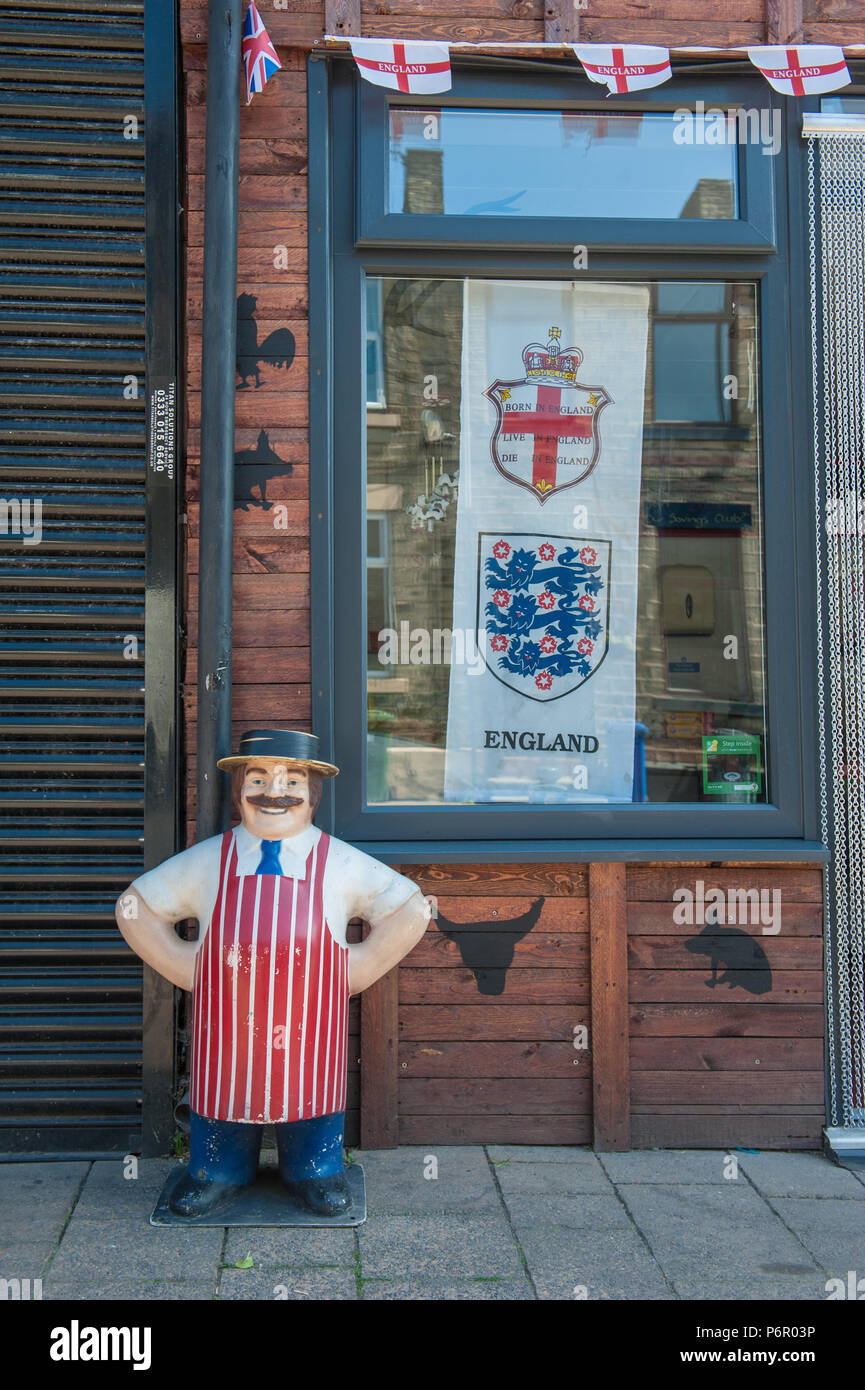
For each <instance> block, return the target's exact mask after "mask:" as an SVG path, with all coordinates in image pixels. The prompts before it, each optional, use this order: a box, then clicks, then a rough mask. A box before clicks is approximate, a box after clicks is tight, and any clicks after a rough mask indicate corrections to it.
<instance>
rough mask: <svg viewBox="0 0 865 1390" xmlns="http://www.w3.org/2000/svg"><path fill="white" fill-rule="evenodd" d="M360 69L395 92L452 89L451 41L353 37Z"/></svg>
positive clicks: (370, 79)
mask: <svg viewBox="0 0 865 1390" xmlns="http://www.w3.org/2000/svg"><path fill="white" fill-rule="evenodd" d="M349 43H350V44H351V51H352V54H353V56H354V61H355V62H356V63H357V68H358V72H359V73H360V75H361V77H364V78H365V79H366V81H367V82H372V83H373V84H374V85H375V86H376V87H389V88H390V89H391V90H392V91H394V92H414V93H417V94H418V95H424V94H426V93H427V92H449V91H450V87H451V62H450V56H449V53H448V49H447V45H446V44H441V43H416V42H414V41H412V42H411V43H405V42H403V40H401V39H349Z"/></svg>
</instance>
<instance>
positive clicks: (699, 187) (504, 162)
mask: <svg viewBox="0 0 865 1390" xmlns="http://www.w3.org/2000/svg"><path fill="white" fill-rule="evenodd" d="M389 122H390V144H389V192H388V210H389V211H390V212H407V213H447V214H448V215H450V216H462V217H469V216H474V217H628V218H633V217H641V218H657V217H694V218H732V217H736V216H737V196H736V149H737V147H736V144H735V143H734V142H732V133H734V132H735V126H733V127H732V133H731V142H730V143H725V144H706V143H703V142H702V141H700V142H699V143H698V142H697V140H696V139H693V136H692V131H691V126H690V123H683V122H682V121H681V120H679V121H678V122H677V117H676V115H675V113H673V112H649V113H634V114H633V115H631V114H628V115H616V114H613V113H611V114H609V115H607V114H604V115H595V114H593V113H590V112H584V111H490V110H483V111H474V110H466V109H463V108H448V109H439V108H437V107H425V108H418V107H406V106H391V107H390V108H389ZM725 129H726V127H725ZM689 135H690V136H692V138H691V139H690V140H689V139H688V138H687V137H688V136H689ZM683 136H684V137H685V138H684V139H683Z"/></svg>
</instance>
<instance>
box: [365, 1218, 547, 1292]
mask: <svg viewBox="0 0 865 1390" xmlns="http://www.w3.org/2000/svg"><path fill="white" fill-rule="evenodd" d="M357 1235H358V1240H359V1242H360V1260H361V1273H362V1276H363V1278H365V1279H366V1278H370V1277H381V1278H386V1279H392V1278H403V1279H411V1280H413V1279H415V1278H438V1279H447V1280H454V1279H457V1280H459V1279H473V1278H476V1277H477V1276H478V1275H484V1276H489V1275H495V1274H500V1275H504V1276H505V1277H520V1276H521V1275H522V1272H523V1268H522V1264H521V1262H520V1257H519V1253H518V1251H517V1248H516V1244H515V1242H514V1238H513V1234H512V1232H511V1230H510V1228H509V1227H508V1224H507V1222H506V1221H505V1218H504V1216H503V1215H482V1216H479V1215H476V1216H465V1215H463V1214H457V1215H428V1214H415V1215H411V1216H382V1217H380V1218H379V1219H378V1220H376V1221H369V1222H367V1224H366V1226H360V1227H359V1228H358V1232H357Z"/></svg>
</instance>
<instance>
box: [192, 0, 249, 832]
mask: <svg viewBox="0 0 865 1390" xmlns="http://www.w3.org/2000/svg"><path fill="white" fill-rule="evenodd" d="M240 26H241V0H210V3H209V5H208V20H207V143H206V164H205V175H204V321H203V325H202V338H203V341H202V360H201V483H200V496H201V502H200V524H199V561H198V744H197V757H198V773H197V795H198V809H197V821H196V831H197V838H198V839H199V840H203V839H206V838H207V837H208V836H210V835H215V834H218V832H219V831H221V830H225V829H227V827H228V822H229V811H230V808H229V803H228V788H227V785H226V782H227V779H226V778H225V777H224V776H223V774H222V773H221V772H219V771H218V770H217V767H216V760H217V758H223V757H226V756H227V755H228V754H229V753H230V752H231V751H232V749H231V571H232V544H233V530H232V523H233V511H234V389H235V387H234V380H235V358H236V339H237V311H236V296H237V172H238V170H237V166H238V130H239V124H240V76H241V69H240Z"/></svg>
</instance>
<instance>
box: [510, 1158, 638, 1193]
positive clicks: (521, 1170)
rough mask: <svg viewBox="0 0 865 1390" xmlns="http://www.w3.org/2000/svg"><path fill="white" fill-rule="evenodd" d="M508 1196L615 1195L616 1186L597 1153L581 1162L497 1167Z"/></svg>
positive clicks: (519, 1164) (518, 1164)
mask: <svg viewBox="0 0 865 1390" xmlns="http://www.w3.org/2000/svg"><path fill="white" fill-rule="evenodd" d="M496 1178H497V1179H498V1182H499V1186H500V1187H501V1190H502V1192H503V1194H504V1196H505V1197H506V1198H507V1197H510V1196H517V1195H519V1194H531V1193H544V1194H547V1193H548V1194H550V1195H559V1196H569V1195H574V1196H575V1195H577V1194H579V1193H592V1192H595V1193H604V1194H607V1195H609V1196H613V1195H614V1191H615V1190H614V1188H613V1184H612V1183H611V1181H610V1179H609V1178H608V1177H607V1174H606V1173H605V1172H604V1170H603V1168H602V1167H601V1165H600V1163H599V1162H598V1160H597V1158H596V1157H595V1155H594V1154H588V1155H586V1156H585V1159H582V1158H581V1160H580V1162H578V1163H513V1164H503V1165H501V1166H500V1167H498V1168H496Z"/></svg>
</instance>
